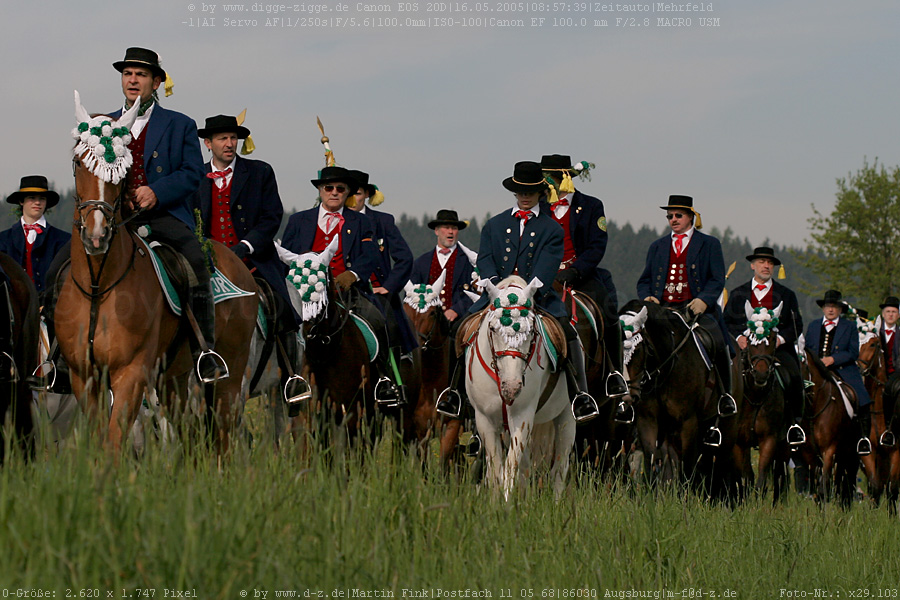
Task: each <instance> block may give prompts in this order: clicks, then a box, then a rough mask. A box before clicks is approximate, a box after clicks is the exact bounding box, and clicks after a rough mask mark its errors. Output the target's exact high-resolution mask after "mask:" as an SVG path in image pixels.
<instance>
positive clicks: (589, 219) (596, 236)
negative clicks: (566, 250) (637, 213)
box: [541, 190, 609, 281]
mask: <svg viewBox="0 0 900 600" xmlns="http://www.w3.org/2000/svg"><path fill="white" fill-rule="evenodd" d="M544 209H546V210H548V211H550V210H552V208H551V207H550V205H549V204H546V203H544V204H542V205H541V210H542V211H543V210H544ZM567 214H568V215H569V238H570V239H571V240H572V245H573V246H575V262H573V263H572V267H574V268H575V270H577V271H578V273H579V274H580V275H581V277H583V278H589V277H592V278H594V279H596V280H597V281H602V276H601V274H600V272H599V269H598V267H599V265H600V261H601V260H603V255H604V254H606V244H607V242H608V241H609V235H608V234H607V233H606V213H604V211H603V202H601V201H600V199H599V198H594V197H593V196H588V195H587V194H582V193H581V192H579V191H578V190H575V192H574V193H573V194H571V195H570V196H569V211H568V213H567Z"/></svg>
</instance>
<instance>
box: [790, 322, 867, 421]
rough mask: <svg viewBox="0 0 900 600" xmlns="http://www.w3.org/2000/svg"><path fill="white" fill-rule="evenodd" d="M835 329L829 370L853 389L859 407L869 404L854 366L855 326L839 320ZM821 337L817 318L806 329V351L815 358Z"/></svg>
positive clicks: (856, 343)
mask: <svg viewBox="0 0 900 600" xmlns="http://www.w3.org/2000/svg"><path fill="white" fill-rule="evenodd" d="M835 328H836V329H835V332H834V340H833V343H832V351H831V358H833V359H834V364H833V365H832V366H831V367H830V368H832V369H834V370H835V371H837V372H838V375H840V376H841V379H843V380H844V381H845V382H846V383H847V384H849V385H850V387H852V388H853V390H854V391H855V392H856V397H857V398H858V399H859V405H860V406H865V405H867V404H871V403H872V399H871V398H870V397H869V393H868V392H867V391H866V385H865V384H864V383H863V379H862V375H861V374H860V372H859V367H858V366H857V365H856V359H857V358H859V332H858V331H857V330H856V324H855V323H851V322H850V321H848V320H846V319H844V318H839V319H838V321H837V325H835ZM821 335H822V319H821V318H819V319H815V320H813V321H812V322H811V323H810V324H809V327H807V329H806V349H807V350H809V351H810V353H811V354H815V355H816V356H819V343H820V341H821ZM819 358H823V357H821V356H820V357H819Z"/></svg>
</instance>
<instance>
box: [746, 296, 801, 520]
mask: <svg viewBox="0 0 900 600" xmlns="http://www.w3.org/2000/svg"><path fill="white" fill-rule="evenodd" d="M782 307H783V303H782V304H779V305H778V306H776V307H775V308H774V309H773V310H771V311H770V310H768V309H766V308H764V307H762V308H756V309H754V308H753V307H752V306H751V305H750V302H749V301H748V302H746V303H745V305H744V311H745V313H746V315H747V326H748V330H747V332H746V333H745V335H746V337H747V341H748V345H747V348H746V349H744V350H742V351H741V366H742V371H743V378H744V402H743V403H742V405H741V410H740V412H739V413H738V437H737V443H736V444H735V446H734V451H735V462H736V463H737V464H738V465H740V466H741V467H742V468H743V472H744V479H745V481H747V482H753V480H754V477H753V468H752V467H751V466H750V454H751V452H750V450H751V448H753V447H754V446H755V447H758V448H759V459H758V462H757V476H756V482H755V486H756V491H757V492H758V493H760V494H765V490H766V485H767V483H768V480H769V473H770V471H772V473H773V498H774V500H773V501H774V502H775V503H777V502H778V500H779V499H780V498H781V493H782V491H783V490H784V489H785V485H786V484H787V463H788V460H790V450H789V449H788V445H787V440H786V438H785V435H786V429H785V412H784V411H785V392H784V384H783V382H782V380H781V375H780V374H779V373H778V372H777V367H778V362H777V359H776V357H775V349H776V347H777V345H778V320H779V318H780V316H781V309H782Z"/></svg>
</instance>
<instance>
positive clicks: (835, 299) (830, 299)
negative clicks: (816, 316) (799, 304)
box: [816, 290, 847, 313]
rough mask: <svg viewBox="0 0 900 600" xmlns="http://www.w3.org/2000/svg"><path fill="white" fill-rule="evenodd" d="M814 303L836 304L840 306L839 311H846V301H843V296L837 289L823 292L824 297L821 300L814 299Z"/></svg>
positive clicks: (822, 304)
mask: <svg viewBox="0 0 900 600" xmlns="http://www.w3.org/2000/svg"><path fill="white" fill-rule="evenodd" d="M816 304H818V305H819V306H825V305H826V304H837V305H838V306H840V307H841V312H842V313H845V312H847V303H846V302H844V296H843V295H842V294H841V293H840V292H839V291H838V290H828V291H827V292H825V297H824V298H822V299H821V300H816Z"/></svg>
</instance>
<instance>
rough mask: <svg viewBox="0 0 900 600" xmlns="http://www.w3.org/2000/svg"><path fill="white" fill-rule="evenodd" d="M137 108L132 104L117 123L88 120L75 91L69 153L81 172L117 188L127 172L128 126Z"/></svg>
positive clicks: (129, 161)
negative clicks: (86, 171) (79, 164)
mask: <svg viewBox="0 0 900 600" xmlns="http://www.w3.org/2000/svg"><path fill="white" fill-rule="evenodd" d="M139 108H140V106H139V105H138V103H137V102H135V103H134V104H133V105H132V107H131V108H130V109H128V110H127V111H126V112H125V113H124V114H123V115H122V116H121V117H119V119H118V120H115V119H113V118H111V117H108V116H106V115H98V116H96V117H91V116H90V115H89V114H88V112H87V111H86V110H85V109H84V106H82V105H81V97H80V96H79V95H78V90H76V91H75V120H76V121H77V122H78V125H76V126H75V128H74V129H73V130H72V137H73V138H75V141H76V142H75V147H74V148H73V150H72V152H73V153H74V155H75V156H79V157H81V162H82V164H83V165H84V166H85V168H86V169H87V170H88V171H90V172H91V173H93V174H94V175H95V176H96V177H99V178H100V179H101V180H103V181H105V182H107V183H112V184H114V185H118V184H119V182H120V181H122V180H123V179H124V178H125V175H126V174H127V173H128V169H130V168H131V164H132V157H131V151H130V150H129V149H128V144H130V143H131V126H132V125H134V120H135V119H136V118H137V112H138V109H139Z"/></svg>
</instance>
